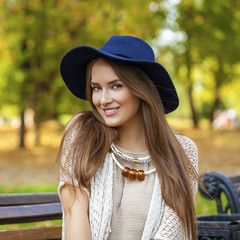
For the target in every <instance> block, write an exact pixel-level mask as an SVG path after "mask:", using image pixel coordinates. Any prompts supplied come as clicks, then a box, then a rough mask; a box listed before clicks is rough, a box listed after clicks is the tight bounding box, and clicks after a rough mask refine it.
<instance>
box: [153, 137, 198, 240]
mask: <svg viewBox="0 0 240 240" xmlns="http://www.w3.org/2000/svg"><path fill="white" fill-rule="evenodd" d="M177 139H178V141H179V142H180V144H181V145H182V147H183V149H184V150H185V152H186V154H187V156H188V157H189V159H190V161H191V163H192V165H193V167H194V169H195V170H196V172H198V152H197V147H196V145H195V143H194V142H193V141H192V140H191V139H189V138H187V137H185V136H177ZM189 174H190V181H191V186H192V192H193V198H195V195H196V192H197V188H198V182H197V180H196V179H195V178H194V176H193V175H192V174H191V173H189ZM154 239H160V240H187V237H186V234H185V232H184V229H183V226H182V223H181V221H180V219H179V217H178V216H177V214H176V213H175V212H174V211H173V209H171V208H170V207H169V206H167V205H165V208H164V215H163V219H162V222H161V225H160V227H159V229H158V231H157V233H156V234H155V236H154Z"/></svg>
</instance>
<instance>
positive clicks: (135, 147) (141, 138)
mask: <svg viewBox="0 0 240 240" xmlns="http://www.w3.org/2000/svg"><path fill="white" fill-rule="evenodd" d="M117 131H118V137H117V139H116V141H115V143H116V144H117V145H119V146H120V147H121V148H123V149H126V150H128V151H131V152H144V151H146V150H147V148H146V143H145V132H144V127H143V121H141V120H140V119H139V121H138V122H136V123H135V124H132V125H131V126H121V127H118V128H117Z"/></svg>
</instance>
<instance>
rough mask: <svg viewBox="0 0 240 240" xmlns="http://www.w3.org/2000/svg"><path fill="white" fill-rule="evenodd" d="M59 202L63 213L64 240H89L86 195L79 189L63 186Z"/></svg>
mask: <svg viewBox="0 0 240 240" xmlns="http://www.w3.org/2000/svg"><path fill="white" fill-rule="evenodd" d="M61 201H62V206H63V210H64V213H65V235H66V240H91V231H90V225H89V220H88V196H87V194H86V193H85V192H84V191H81V190H80V189H79V188H76V187H72V186H69V185H64V186H63V187H62V189H61Z"/></svg>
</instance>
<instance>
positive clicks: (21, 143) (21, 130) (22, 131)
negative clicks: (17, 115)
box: [19, 110, 25, 148]
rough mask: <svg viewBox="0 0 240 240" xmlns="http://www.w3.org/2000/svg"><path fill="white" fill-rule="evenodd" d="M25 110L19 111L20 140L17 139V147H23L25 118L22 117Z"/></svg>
mask: <svg viewBox="0 0 240 240" xmlns="http://www.w3.org/2000/svg"><path fill="white" fill-rule="evenodd" d="M24 113H25V111H24V110H22V111H21V125H20V132H19V133H20V141H19V148H25V118H24Z"/></svg>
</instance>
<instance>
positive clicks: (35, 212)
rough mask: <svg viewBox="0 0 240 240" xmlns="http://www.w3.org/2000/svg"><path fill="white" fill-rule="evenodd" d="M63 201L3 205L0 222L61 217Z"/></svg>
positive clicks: (33, 220)
mask: <svg viewBox="0 0 240 240" xmlns="http://www.w3.org/2000/svg"><path fill="white" fill-rule="evenodd" d="M61 217H62V206H61V203H47V204H36V205H26V206H11V207H1V211H0V224H12V223H26V222H37V221H44V220H55V219H61Z"/></svg>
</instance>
